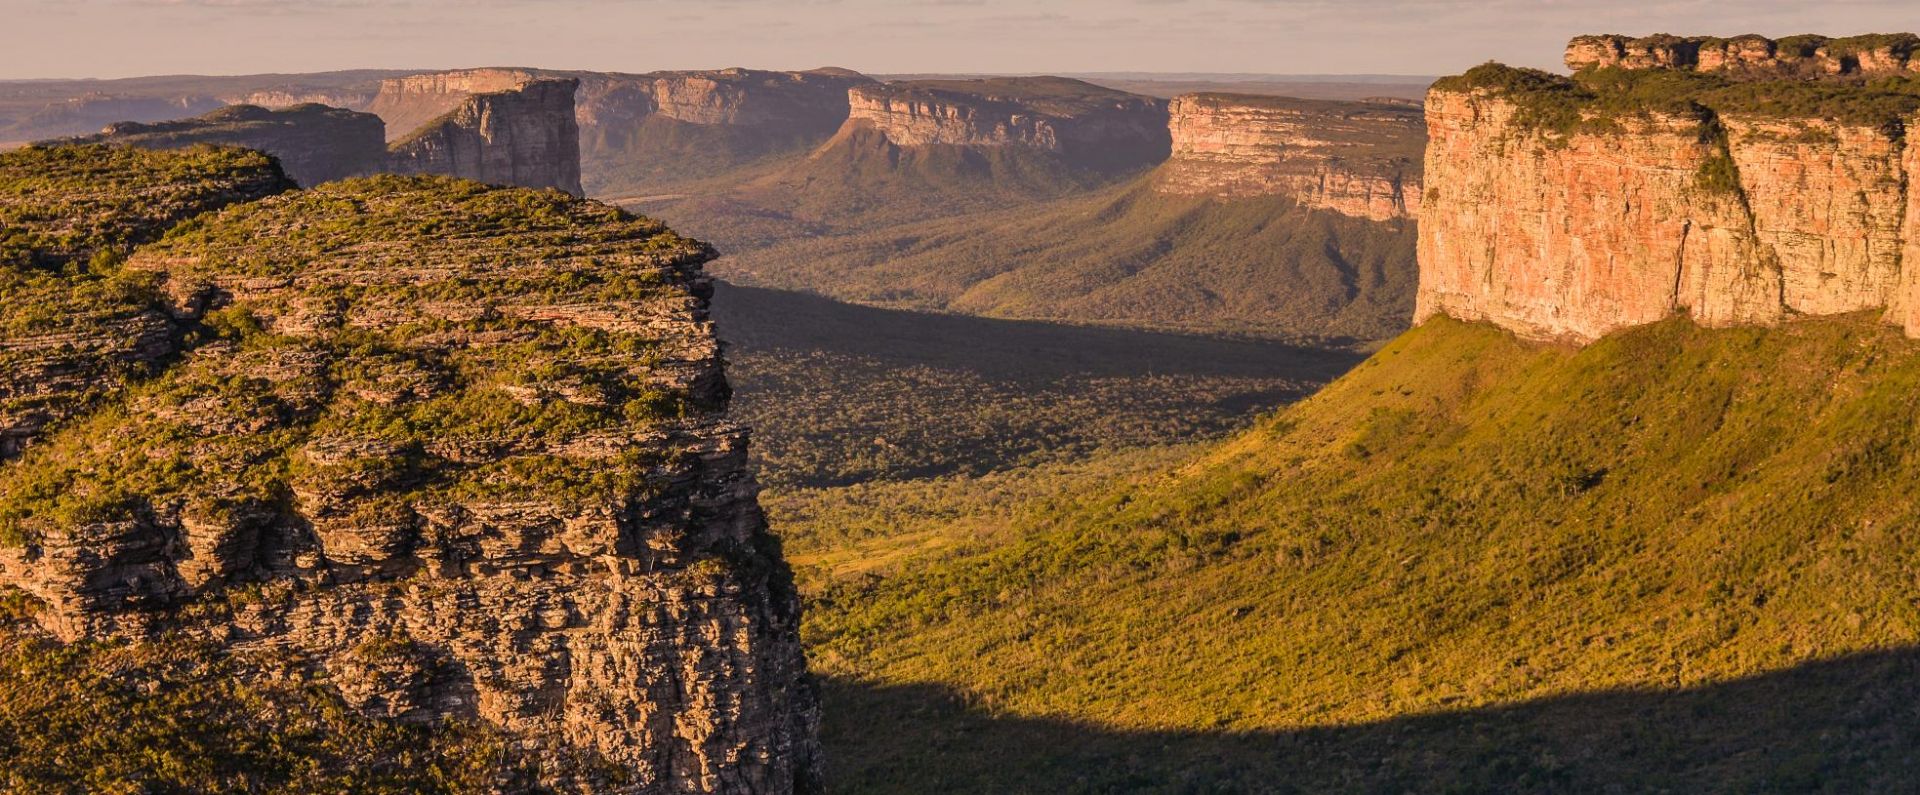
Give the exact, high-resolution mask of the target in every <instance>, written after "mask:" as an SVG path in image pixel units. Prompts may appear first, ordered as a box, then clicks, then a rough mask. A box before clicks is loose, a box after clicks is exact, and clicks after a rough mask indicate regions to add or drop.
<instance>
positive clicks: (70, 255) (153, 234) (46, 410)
mask: <svg viewBox="0 0 1920 795" xmlns="http://www.w3.org/2000/svg"><path fill="white" fill-rule="evenodd" d="M291 187H293V186H292V183H290V182H288V181H287V179H286V177H284V176H283V175H282V174H281V172H280V170H279V169H278V168H276V167H275V166H274V164H273V162H272V161H270V160H268V159H267V158H266V157H264V156H262V155H260V154H258V153H255V152H243V151H237V150H236V151H219V152H191V153H178V154H176V153H165V152H144V151H139V150H126V149H110V148H107V147H104V146H61V147H28V148H25V149H20V150H16V151H13V152H7V153H4V154H0V293H3V294H4V295H5V296H6V298H7V300H6V301H4V302H0V331H3V332H4V334H3V335H0V461H5V460H7V459H11V458H13V457H15V456H17V455H19V454H20V453H21V451H22V450H23V449H25V448H26V447H27V446H28V445H29V444H31V443H32V442H33V441H34V440H35V439H36V438H38V437H39V436H40V435H41V434H42V433H44V432H45V431H46V429H48V428H49V427H52V426H55V425H58V424H59V423H61V422H63V421H65V420H67V419H69V418H72V417H74V416H76V415H78V414H80V413H81V412H83V411H84V410H86V409H87V408H88V407H90V406H92V405H94V404H95V403H96V402H97V401H98V400H99V399H100V398H102V397H103V396H105V395H108V394H112V393H113V392H115V391H117V390H119V389H121V388H122V387H124V386H125V384H126V383H128V382H129V381H130V380H133V379H136V378H140V377H143V376H146V375H150V374H151V373H152V372H154V371H155V370H156V369H157V368H158V367H159V365H160V363H161V362H163V361H165V360H167V359H168V358H169V357H171V356H173V355H174V354H175V353H177V352H178V350H179V346H180V343H181V338H182V335H183V333H184V329H183V328H182V327H181V326H180V324H179V323H177V322H176V321H175V319H174V318H172V317H171V316H169V315H168V314H167V313H166V312H164V311H161V309H160V307H159V306H158V301H157V296H156V295H155V294H154V293H153V292H152V291H151V290H150V289H149V285H148V284H146V282H145V280H144V279H142V278H139V277H134V276H128V275H125V274H122V273H120V272H118V267H117V265H115V264H114V261H115V259H116V258H117V257H118V256H119V255H120V254H122V253H124V252H125V251H126V250H127V249H129V248H131V247H132V246H133V245H135V244H137V243H143V242H147V241H150V240H155V239H158V238H159V237H160V236H161V235H162V234H163V233H164V232H166V231H167V229H169V228H171V227H173V226H174V225H175V224H178V223H180V222H181V221H184V220H186V219H188V218H191V217H193V216H196V215H199V214H201V213H204V212H207V211H209V210H214V209H218V208H220V207H224V206H227V205H229V204H234V203H238V202H245V201H251V200H254V199H259V198H263V197H265V196H269V195H272V194H274V193H278V192H281V191H284V190H287V189H289V188H291Z"/></svg>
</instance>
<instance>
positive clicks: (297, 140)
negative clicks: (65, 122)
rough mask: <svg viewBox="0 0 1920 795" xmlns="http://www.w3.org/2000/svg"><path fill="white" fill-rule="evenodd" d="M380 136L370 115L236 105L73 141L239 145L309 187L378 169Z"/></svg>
mask: <svg viewBox="0 0 1920 795" xmlns="http://www.w3.org/2000/svg"><path fill="white" fill-rule="evenodd" d="M384 133H385V125H383V124H382V123H381V121H380V117H378V116H375V115H372V114H369V113H356V112H354V111H350V110H342V109H340V108H330V107H326V106H324V105H296V106H293V107H290V108H287V109H285V110H268V109H266V108H262V107H258V106H254V105H234V106H230V107H226V108H221V109H220V110H216V111H213V112H211V113H207V114H204V115H201V116H196V117H193V118H191V119H180V120H176V121H164V122H155V123H152V124H141V123H138V122H120V123H117V124H113V125H109V126H108V127H107V128H106V129H105V130H103V131H102V132H100V133H99V134H98V135H93V136H88V137H86V138H81V139H76V141H75V142H77V143H106V144H117V145H124V146H138V147H142V148H147V149H179V148H183V147H189V146H196V145H199V144H225V145H229V146H242V147H246V148H249V149H258V150H260V151H262V152H266V153H267V154H270V155H273V156H274V158H275V159H277V160H279V161H280V167H281V168H282V169H284V170H285V171H286V173H287V176H289V177H292V178H293V180H294V181H295V182H298V183H299V184H301V185H305V186H312V185H317V184H320V183H322V182H329V181H332V180H336V179H344V178H346V177H352V176H359V175H363V174H371V173H374V172H377V171H379V170H381V168H382V167H383V166H384V165H385V162H384V161H385V159H386V154H387V147H386V143H385V139H384Z"/></svg>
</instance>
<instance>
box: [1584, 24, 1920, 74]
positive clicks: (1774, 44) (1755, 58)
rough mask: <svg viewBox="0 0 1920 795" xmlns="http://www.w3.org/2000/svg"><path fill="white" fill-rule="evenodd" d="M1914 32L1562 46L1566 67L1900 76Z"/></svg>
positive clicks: (1911, 66) (1658, 38) (1916, 67)
mask: <svg viewBox="0 0 1920 795" xmlns="http://www.w3.org/2000/svg"><path fill="white" fill-rule="evenodd" d="M1916 51H1920V36H1915V35H1913V34H1910V33H1897V34H1875V35H1867V36H1852V37H1848V38H1839V39H1833V38H1828V37H1826V36H1792V37H1788V38H1784V39H1779V40H1775V39H1769V38H1767V37H1765V36H1752V35H1748V36H1735V37H1732V38H1718V37H1712V36H1694V37H1681V36H1671V35H1665V34H1662V35H1655V36H1643V37H1638V38H1635V37H1632V36H1620V35H1602V36H1579V37H1575V38H1574V39H1573V41H1572V42H1570V43H1568V45H1567V56H1566V62H1567V68H1569V69H1574V70H1576V71H1578V70H1586V69H1603V68H1619V69H1678V70H1685V71H1698V72H1716V73H1724V74H1729V75H1735V76H1746V77H1796V76H1797V77H1813V76H1821V75H1855V74H1857V75H1875V76H1885V75H1901V74H1915V73H1920V59H1915V58H1914V53H1915V52H1916Z"/></svg>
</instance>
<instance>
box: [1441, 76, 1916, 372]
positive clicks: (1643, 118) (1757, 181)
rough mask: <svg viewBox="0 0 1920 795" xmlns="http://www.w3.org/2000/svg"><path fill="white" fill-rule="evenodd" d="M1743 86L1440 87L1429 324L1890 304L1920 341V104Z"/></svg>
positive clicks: (1857, 88)
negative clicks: (1918, 298)
mask: <svg viewBox="0 0 1920 795" xmlns="http://www.w3.org/2000/svg"><path fill="white" fill-rule="evenodd" d="M1575 45H1576V47H1578V46H1580V45H1581V42H1580V40H1576V42H1575ZM1502 70H1504V71H1502ZM1726 86H1727V84H1725V83H1723V82H1717V81H1713V80H1708V81H1706V82H1700V83H1698V84H1697V85H1695V84H1687V85H1685V86H1682V87H1681V88H1680V89H1678V90H1679V91H1680V94H1681V95H1680V96H1677V97H1673V96H1670V97H1668V98H1667V100H1666V101H1664V102H1663V104H1661V105H1658V106H1645V107H1626V106H1623V105H1620V104H1618V100H1617V99H1610V98H1609V97H1608V96H1606V95H1604V94H1594V93H1592V92H1590V91H1589V90H1588V89H1587V88H1583V87H1582V85H1581V84H1579V83H1578V82H1577V81H1565V79H1564V78H1553V77H1551V76H1548V75H1545V74H1544V73H1526V72H1522V71H1520V70H1506V69H1505V67H1497V66H1491V65H1490V66H1487V67H1481V68H1479V69H1476V70H1475V71H1474V72H1470V73H1469V74H1468V75H1466V76H1464V77H1462V78H1456V79H1452V80H1448V81H1442V82H1441V83H1440V84H1437V85H1436V87H1435V89H1434V90H1433V92H1432V93H1431V94H1430V96H1429V98H1428V102H1427V127H1428V135H1429V144H1428V148H1427V164H1426V178H1427V184H1428V186H1429V188H1428V191H1427V195H1426V200H1425V203H1424V205H1423V207H1422V218H1421V230H1420V292H1419V296H1418V300H1417V304H1418V306H1417V309H1416V321H1418V320H1424V319H1425V318H1427V317H1430V316H1432V315H1435V314H1440V313H1445V314H1448V315H1452V316H1454V317H1458V318H1462V319H1468V320H1486V321H1490V322H1493V323H1496V324H1499V325H1501V326H1505V327H1507V328H1509V329H1512V330H1514V331H1516V332H1518V333H1520V334H1522V335H1524V336H1528V337H1535V338H1554V339H1567V340H1573V341H1587V340H1592V339H1595V338H1597V337H1600V336H1602V335H1604V334H1607V333H1608V332H1610V331H1613V330H1615V329H1619V328H1622V327H1626V326H1632V325H1636V324H1642V323H1650V322H1654V321H1657V320H1660V319H1662V318H1665V317H1667V316H1669V315H1671V314H1673V313H1674V312H1678V311H1686V312H1689V313H1691V314H1692V315H1693V316H1694V318H1695V319H1696V320H1697V321H1698V322H1701V323H1703V324H1706V325H1713V326H1725V325H1735V324H1772V323H1777V322H1779V321H1781V320H1783V319H1786V318H1788V317H1791V316H1793V315H1799V314H1805V315H1821V314H1835V313H1844V312H1855V311H1864V310H1882V309H1889V310H1891V312H1890V313H1889V315H1888V317H1889V319H1890V320H1891V321H1893V322H1897V323H1901V324H1903V325H1905V326H1906V327H1907V329H1908V331H1909V332H1910V333H1914V332H1920V323H1917V322H1916V321H1917V320H1920V318H1916V317H1915V312H1914V310H1913V309H1912V308H1911V307H1913V306H1914V304H1915V303H1916V302H1915V301H1914V300H1912V299H1911V298H1910V297H1909V296H1908V295H1907V294H1908V293H1910V292H1912V291H1913V289H1914V287H1915V285H1914V284H1913V282H1914V281H1915V277H1914V276H1913V274H1912V273H1911V271H1912V270H1913V269H1914V268H1915V267H1916V266H1920V244H1917V243H1916V241H1915V234H1916V230H1920V227H1917V226H1916V225H1915V222H1916V220H1920V219H1917V218H1916V216H1920V208H1916V206H1915V198H1916V197H1915V196H1914V195H1913V194H1912V192H1910V191H1909V190H1908V187H1907V186H1908V184H1909V182H1910V179H1911V177H1912V175H1913V173H1914V168H1915V166H1916V160H1917V159H1920V156H1917V155H1916V154H1915V152H1914V151H1913V150H1914V147H1913V145H1912V144H1911V143H1910V142H1909V141H1908V139H1907V138H1908V137H1907V134H1906V130H1908V129H1912V128H1913V127H1914V126H1915V125H1916V124H1920V117H1916V115H1915V112H1916V110H1917V109H1920V108H1917V107H1916V106H1920V100H1916V99H1914V98H1912V97H1906V98H1904V99H1903V98H1902V95H1900V94H1889V95H1885V96H1880V95H1876V94H1872V93H1871V92H1872V91H1873V89H1872V88H1871V87H1870V86H1869V85H1867V84H1864V83H1860V84H1856V83H1832V84H1818V85H1816V84H1806V83H1791V84H1790V83H1781V84H1780V85H1779V86H1777V87H1775V86H1773V85H1771V84H1770V85H1769V86H1768V87H1767V90H1766V91H1764V92H1755V93H1740V92H1738V91H1729V90H1728V89H1727V87H1726ZM1736 88H1738V87H1737V86H1736ZM1792 92H1818V93H1819V94H1820V95H1822V96H1828V97H1832V96H1840V97H1850V96H1851V97H1852V98H1853V99H1854V100H1857V101H1850V102H1849V103H1848V104H1843V105H1831V104H1829V105H1819V104H1814V105H1806V104H1795V103H1794V102H1792V101H1791V98H1792V97H1794V96H1795V94H1794V93H1792ZM1805 96H1812V94H1811V93H1808V94H1806V95H1805ZM1754 97H1760V98H1761V99H1760V100H1758V101H1756V100H1754V99H1753V98H1754ZM1869 100H1871V101H1869ZM1803 107H1811V108H1814V109H1815V110H1814V112H1811V113H1807V112H1799V111H1796V110H1795V108H1803Z"/></svg>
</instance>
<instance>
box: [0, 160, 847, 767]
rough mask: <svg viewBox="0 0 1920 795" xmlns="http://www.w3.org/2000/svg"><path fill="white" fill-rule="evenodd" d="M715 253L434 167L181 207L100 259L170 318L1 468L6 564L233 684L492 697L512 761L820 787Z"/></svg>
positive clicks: (48, 624)
mask: <svg viewBox="0 0 1920 795" xmlns="http://www.w3.org/2000/svg"><path fill="white" fill-rule="evenodd" d="M74 151H85V152H93V153H99V154H98V155H97V156H103V157H122V158H124V157H140V158H160V157H172V156H174V155H171V154H170V153H146V152H139V151H138V150H126V149H102V148H98V147H94V148H88V149H84V150H74ZM180 156H184V154H183V155H180ZM230 156H232V157H251V158H255V159H256V160H258V161H260V162H263V163H264V162H265V161H264V158H260V157H259V156H258V155H257V154H251V153H244V152H238V153H232V154H231V155H230ZM159 162H161V163H163V164H165V163H168V162H169V161H159ZM161 173H162V174H163V175H164V174H166V173H168V172H166V171H165V170H164V169H163V170H162V171H161ZM266 173H267V174H269V175H273V172H272V171H271V169H270V165H269V168H268V170H267V172H266ZM274 176H276V177H277V175H274ZM199 182H200V180H198V179H188V180H186V183H187V184H198V183H199ZM37 195H38V196H40V197H44V196H46V195H47V194H45V193H39V194H37ZM75 201H76V203H78V204H79V205H80V206H85V204H86V200H85V197H84V196H83V197H82V199H76V200H75ZM712 256H713V253H712V251H711V249H709V248H708V247H706V246H705V245H703V244H700V243H697V242H695V241H691V240H687V239H684V238H680V237H678V236H676V235H674V234H673V233H672V232H670V231H668V230H666V229H665V228H663V227H662V226H660V225H659V224H657V223H654V222H652V221H648V220H646V219H638V218H634V217H632V216H629V215H627V214H625V213H623V212H621V211H619V210H617V209H614V208H610V207H606V206H604V205H599V204H595V203H591V202H584V201H579V200H574V199H570V198H568V197H565V196H562V195H561V194H559V193H555V192H551V191H529V190H523V189H512V188H493V187H487V186H483V185H480V184H478V183H473V182H468V181H461V180H452V179H446V178H440V177H401V176H383V177H375V178H367V179H357V180H347V181H341V182H333V183H329V184H327V185H323V186H321V187H319V188H315V189H311V190H306V191H295V192H291V193H286V194H284V195H280V196H275V197H271V198H266V199H262V200H259V201H254V202H250V203H246V204H241V205H239V206H235V207H230V208H228V209H227V210H224V211H221V212H218V213H215V214H211V215H202V216H199V217H198V218H196V219H195V220H194V221H193V222H192V223H191V224H189V225H187V226H186V227H183V228H180V229H178V230H176V231H175V232H174V233H173V234H171V235H169V236H167V237H166V238H165V239H164V240H162V241H160V242H157V243H152V244H149V245H146V246H143V247H141V248H139V249H138V250H137V251H135V252H134V253H133V254H132V256H131V257H130V258H128V259H127V261H126V264H125V265H124V266H123V267H122V268H120V272H123V273H124V274H126V276H127V278H129V279H136V280H140V281H141V282H142V283H144V284H149V285H151V286H152V291H153V293H152V294H153V295H154V296H155V297H156V300H157V301H158V302H159V305H160V306H162V307H164V309H165V311H166V316H167V317H168V318H169V319H170V322H176V323H179V324H181V325H182V326H184V327H187V328H188V329H190V333H189V334H187V335H186V337H185V340H184V343H183V345H182V347H181V348H180V350H179V352H178V353H176V354H175V356H174V358H173V359H172V360H171V361H170V363H169V365H168V366H167V367H165V368H164V370H162V371H161V372H159V373H158V374H156V375H154V376H153V377H151V378H148V379H146V380H143V381H140V382H138V383H136V384H133V385H131V386H128V387H125V388H122V389H120V390H117V391H116V392H114V393H113V394H112V395H111V396H110V397H109V398H108V399H106V400H104V401H101V402H99V403H98V404H97V406H96V407H95V408H93V409H92V410H90V411H89V412H87V413H85V414H84V415H82V416H77V417H75V418H73V419H70V420H69V421H68V422H67V423H66V424H64V425H62V426H61V427H59V428H57V429H56V430H54V431H52V432H51V433H49V434H47V435H46V436H45V438H43V439H42V440H41V441H40V442H38V443H36V444H34V445H32V446H31V447H29V448H28V449H27V450H26V452H25V454H24V455H23V456H21V457H20V458H18V459H17V460H14V461H11V462H8V463H5V464H4V465H0V585H5V586H8V587H11V588H14V589H18V590H21V591H24V592H26V593H28V594H31V595H32V597H33V598H34V600H35V602H36V603H37V604H38V605H39V607H38V609H37V610H36V611H35V612H34V615H33V619H34V620H35V621H36V622H37V623H38V624H39V625H40V626H41V627H43V628H44V630H45V631H47V632H49V633H52V634H54V635H56V636H58V637H60V638H65V639H80V638H118V639H126V640H130V641H135V642H139V641H141V640H142V639H147V638H153V637H158V636H162V635H164V636H165V637H167V638H170V639H171V640H169V641H168V642H169V643H182V642H187V643H192V644H200V645H204V646H206V647H208V648H211V649H213V651H212V652H210V653H214V654H218V655H219V656H220V657H221V658H222V660H223V661H224V662H223V664H224V666H225V670H228V671H229V672H230V675H231V676H232V677H233V679H234V681H236V682H240V683H246V682H255V681H288V680H291V681H296V682H304V683H307V685H308V686H309V687H311V688H315V689H316V690H317V692H321V693H324V694H327V697H328V698H332V699H337V700H338V701H340V702H342V703H343V704H344V705H345V706H347V707H348V708H350V709H351V710H353V711H356V712H358V713H360V714H363V715H366V716H370V717H373V718H377V719H380V720H384V721H393V722H398V723H401V724H406V725H410V726H419V727H423V730H424V729H428V728H431V727H441V726H446V725H450V724H449V723H448V722H449V721H451V722H454V723H477V724H481V725H486V726H491V727H495V728H496V729H497V730H498V731H500V732H502V734H503V736H504V737H505V738H506V739H507V741H508V742H507V745H506V746H505V751H506V753H505V755H504V756H503V757H500V758H499V759H497V760H496V762H495V763H496V764H503V765H510V766H511V767H522V768H525V769H526V770H527V771H530V772H529V775H530V778H528V779H526V780H522V779H520V778H518V777H516V776H515V775H511V770H510V769H506V770H503V771H502V773H501V775H500V777H498V778H497V779H496V780H497V781H498V782H500V783H499V784H498V785H497V786H496V789H500V790H505V791H522V790H532V789H541V790H543V791H544V790H547V789H559V790H562V791H592V792H628V793H667V792H776V793H777V792H791V791H811V790H814V789H817V775H818V769H817V756H816V752H815V750H814V749H815V740H814V721H815V717H814V716H815V706H814V696H813V693H812V690H811V688H810V686H809V685H808V683H807V682H806V680H805V678H804V676H805V672H804V662H803V660H802V657H801V652H800V646H799V638H798V626H797V622H798V610H799V606H798V603H797V599H796V596H795V594H794V591H793V589H792V585H791V582H790V580H789V578H788V577H787V575H786V573H785V568H784V564H783V563H782V561H781V559H780V556H779V551H778V545H777V543H776V542H775V541H774V540H773V539H772V538H771V537H770V536H769V535H768V533H767V529H766V524H765V519H764V518H763V516H762V514H761V512H760V510H759V508H758V506H757V503H756V496H755V491H756V489H755V486H754V483H753V480H752V478H751V476H750V475H749V474H748V471H747V469H746V444H747V438H746V434H745V432H744V431H743V430H742V429H740V428H738V427H736V426H734V425H731V424H730V423H729V422H728V421H727V419H726V405H727V402H728V398H729V390H728V387H727V382H726V379H725V376H724V372H723V365H722V361H721V358H720V351H719V346H718V343H717V342H716V340H715V337H714V334H713V329H712V325H711V323H710V322H709V321H708V319H707V298H708V296H709V294H710V290H711V287H710V284H709V282H708V281H707V278H706V277H705V276H704V275H703V274H702V270H701V268H702V264H703V263H704V262H706V261H707V260H708V259H710V258H711V257H712ZM10 311H11V310H10ZM13 328H14V326H13V325H11V324H10V325H9V327H8V331H7V334H8V336H7V338H6V341H7V342H8V343H9V344H11V343H14V342H16V341H17V340H19V339H23V338H24V337H21V336H17V335H15V334H14V332H13V331H12V329H13ZM103 328H104V327H103ZM198 647H199V646H196V648H198ZM435 730H437V729H435ZM345 772H348V773H351V772H352V771H345ZM276 774H277V773H276V772H275V771H273V770H261V771H250V775H254V776H260V777H266V778H265V779H263V780H264V781H265V782H266V784H271V776H273V775H276ZM250 780H262V779H250Z"/></svg>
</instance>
